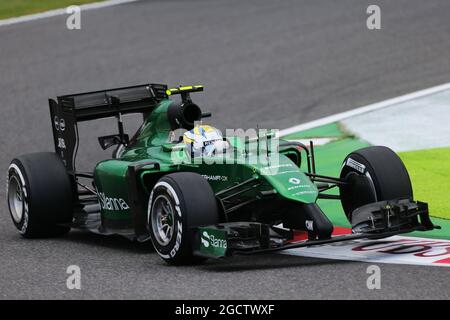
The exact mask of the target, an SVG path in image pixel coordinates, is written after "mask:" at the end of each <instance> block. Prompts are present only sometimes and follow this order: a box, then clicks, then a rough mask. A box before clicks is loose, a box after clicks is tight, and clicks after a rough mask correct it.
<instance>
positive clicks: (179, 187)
mask: <svg viewBox="0 0 450 320" xmlns="http://www.w3.org/2000/svg"><path fill="white" fill-rule="evenodd" d="M217 223H219V211H218V207H217V202H216V198H215V195H214V192H213V190H212V189H211V186H210V185H209V183H208V182H207V181H206V180H205V179H204V178H203V177H202V176H200V175H199V174H196V173H192V172H178V173H171V174H168V175H166V176H164V177H162V178H161V179H159V180H158V182H157V183H156V184H155V186H154V187H153V190H152V193H151V195H150V199H149V205H148V226H149V231H150V237H151V240H152V243H153V246H154V247H155V250H156V252H157V253H158V254H159V255H160V256H161V258H162V259H163V260H164V261H166V262H167V263H169V264H173V265H182V264H193V263H198V262H201V261H203V260H204V259H203V258H198V257H195V256H194V255H193V232H192V228H193V227H199V226H206V225H214V224H217Z"/></svg>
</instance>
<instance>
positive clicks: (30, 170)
mask: <svg viewBox="0 0 450 320" xmlns="http://www.w3.org/2000/svg"><path fill="white" fill-rule="evenodd" d="M7 190H8V191H7V192H8V193H7V200H8V207H9V212H10V214H11V218H12V220H13V223H14V225H15V226H16V228H17V229H18V230H19V232H20V234H21V235H22V236H23V237H25V238H40V237H53V236H59V235H63V234H65V233H67V232H68V231H69V230H70V227H66V226H61V225H60V224H68V223H70V222H71V221H72V215H73V208H72V188H71V184H70V179H69V176H68V174H67V172H66V169H65V167H64V164H63V163H62V161H61V159H60V158H59V156H58V155H57V154H55V153H51V152H42V153H33V154H27V155H23V156H20V157H17V158H15V159H14V160H13V161H12V162H11V164H10V166H9V168H8V188H7Z"/></svg>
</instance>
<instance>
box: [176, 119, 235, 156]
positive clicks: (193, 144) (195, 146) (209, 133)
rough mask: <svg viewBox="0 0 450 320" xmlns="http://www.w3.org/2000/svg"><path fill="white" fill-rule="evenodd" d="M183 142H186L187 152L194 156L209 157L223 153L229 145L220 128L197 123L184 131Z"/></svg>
mask: <svg viewBox="0 0 450 320" xmlns="http://www.w3.org/2000/svg"><path fill="white" fill-rule="evenodd" d="M183 142H184V143H185V144H186V147H187V148H186V150H187V152H188V154H189V155H192V156H194V157H200V156H206V157H211V156H214V155H217V154H220V153H224V152H225V151H226V149H228V146H229V145H228V142H227V141H224V139H223V137H222V134H221V132H220V130H218V129H216V128H214V127H211V126H208V125H198V126H195V127H194V129H192V130H189V131H186V132H185V133H184V135H183Z"/></svg>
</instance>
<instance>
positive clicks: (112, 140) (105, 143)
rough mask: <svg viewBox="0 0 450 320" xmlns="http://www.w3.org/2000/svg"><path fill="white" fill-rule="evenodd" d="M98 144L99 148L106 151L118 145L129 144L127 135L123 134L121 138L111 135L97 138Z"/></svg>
mask: <svg viewBox="0 0 450 320" xmlns="http://www.w3.org/2000/svg"><path fill="white" fill-rule="evenodd" d="M98 142H99V143H100V147H102V149H103V150H106V149H108V148H110V147H112V146H114V145H118V144H124V145H127V144H128V143H129V137H128V135H127V134H124V135H123V137H121V136H120V135H118V134H112V135H109V136H103V137H99V138H98Z"/></svg>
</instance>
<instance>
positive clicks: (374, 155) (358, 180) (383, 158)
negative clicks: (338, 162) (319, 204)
mask: <svg viewBox="0 0 450 320" xmlns="http://www.w3.org/2000/svg"><path fill="white" fill-rule="evenodd" d="M340 177H341V179H344V180H345V181H346V182H347V184H346V185H342V186H341V187H340V196H341V203H342V207H343V209H344V212H345V214H346V215H347V217H348V218H349V220H350V221H351V220H352V213H353V212H354V211H355V210H356V209H357V208H359V207H362V206H364V205H366V204H369V203H373V202H378V201H383V200H394V199H412V198H413V191H412V186H411V180H410V178H409V175H408V171H407V170H406V167H405V165H404V164H403V162H402V160H401V159H400V158H399V156H398V155H397V154H396V153H395V152H394V151H392V150H391V149H389V148H387V147H382V146H374V147H367V148H363V149H359V150H356V151H354V152H352V153H350V154H349V155H348V156H347V157H346V158H345V160H344V163H343V166H342V170H341V174H340Z"/></svg>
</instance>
